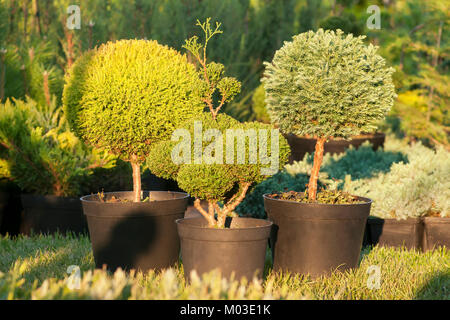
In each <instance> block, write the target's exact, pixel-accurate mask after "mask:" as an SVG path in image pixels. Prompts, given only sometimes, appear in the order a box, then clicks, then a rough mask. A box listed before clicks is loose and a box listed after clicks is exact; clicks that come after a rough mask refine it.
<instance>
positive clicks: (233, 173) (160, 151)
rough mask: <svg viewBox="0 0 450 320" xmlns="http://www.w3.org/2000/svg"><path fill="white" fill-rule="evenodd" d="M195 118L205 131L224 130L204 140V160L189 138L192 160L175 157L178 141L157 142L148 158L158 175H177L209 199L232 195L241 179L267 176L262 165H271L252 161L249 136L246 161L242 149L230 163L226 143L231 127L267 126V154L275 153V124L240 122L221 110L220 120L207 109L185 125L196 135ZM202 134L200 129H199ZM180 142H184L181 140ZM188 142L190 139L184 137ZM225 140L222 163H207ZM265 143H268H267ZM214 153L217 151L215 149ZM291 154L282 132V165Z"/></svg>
mask: <svg viewBox="0 0 450 320" xmlns="http://www.w3.org/2000/svg"><path fill="white" fill-rule="evenodd" d="M195 122H198V123H201V124H202V129H203V131H204V132H206V130H209V129H216V130H218V132H220V133H221V134H220V136H219V137H218V138H214V140H213V141H211V142H210V143H206V144H205V143H204V144H203V146H202V149H201V155H202V156H203V159H202V163H201V164H195V155H196V153H195V148H194V144H193V143H190V142H191V141H188V142H187V143H188V148H190V149H191V151H190V154H191V158H190V159H189V158H188V159H189V161H190V163H182V164H175V163H174V161H173V159H172V152H173V150H174V148H175V147H176V145H177V144H178V143H176V142H174V141H165V142H161V143H158V144H156V145H155V146H154V147H153V148H152V150H151V151H150V154H149V157H148V158H147V166H148V168H149V169H150V171H151V172H152V173H154V174H155V175H157V176H159V177H162V178H165V179H169V178H171V179H174V180H176V181H177V182H178V184H179V186H180V187H181V188H182V189H183V190H185V191H186V192H188V193H189V194H190V195H191V196H194V197H197V198H200V199H205V200H216V201H222V200H225V199H226V198H227V197H228V196H229V191H231V190H236V189H238V185H239V184H240V183H243V182H244V183H245V182H246V183H250V184H253V183H255V182H256V183H258V182H261V181H262V180H263V179H265V178H266V177H265V176H264V175H262V174H261V169H262V168H265V167H268V166H269V165H267V164H264V163H262V162H261V158H258V159H257V162H256V163H254V164H253V163H251V162H250V156H249V155H250V153H249V151H250V145H249V143H250V139H249V137H248V136H247V137H245V140H244V141H245V145H244V149H243V150H242V152H244V153H245V155H246V156H245V161H244V162H243V163H242V164H239V163H238V162H237V157H238V156H239V155H240V152H234V162H233V163H230V164H229V163H227V160H226V145H227V138H226V136H227V130H228V129H234V130H239V129H241V130H243V132H245V130H251V129H253V130H255V131H256V132H258V130H263V129H265V130H267V131H268V137H267V145H266V146H265V147H266V148H267V154H268V156H269V157H270V156H271V136H270V130H271V129H273V128H272V126H270V125H266V124H261V123H257V122H249V123H239V122H238V121H236V120H235V119H233V118H231V117H230V116H227V115H225V114H218V116H217V118H216V120H214V119H212V117H211V114H210V113H204V114H202V116H201V117H199V118H195V119H191V120H188V121H187V122H186V123H185V124H184V125H182V126H181V128H184V129H186V130H188V131H189V134H190V137H193V138H195V134H194V129H195ZM196 134H198V133H196ZM179 143H183V141H182V142H179ZM184 143H186V141H184ZM219 144H221V145H222V146H223V158H222V159H218V161H220V163H206V161H205V159H206V157H205V156H207V155H209V154H210V152H211V148H212V147H213V149H214V147H215V146H216V145H219ZM233 146H234V148H235V151H236V150H238V140H237V139H235V140H234V143H233ZM254 147H256V149H255V150H253V151H252V152H254V153H255V154H259V152H260V147H261V145H259V144H258V145H257V146H254ZM263 147H264V146H263ZM213 156H214V152H213ZM288 157H289V146H288V144H287V141H286V140H285V138H284V137H282V136H281V135H279V166H280V168H282V166H283V165H284V163H286V161H287V159H288Z"/></svg>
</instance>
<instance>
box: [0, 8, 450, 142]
mask: <svg viewBox="0 0 450 320" xmlns="http://www.w3.org/2000/svg"><path fill="white" fill-rule="evenodd" d="M374 4H375V5H378V6H379V8H380V10H381V29H372V30H371V29H368V28H367V26H366V21H367V18H368V17H369V16H370V15H371V13H368V12H367V8H368V7H369V6H370V5H374ZM69 5H79V6H80V13H81V28H80V29H75V30H69V29H67V27H66V19H67V18H68V16H69V14H68V13H67V8H68V7H69ZM449 14H450V4H449V2H448V1H440V0H429V1H421V0H377V1H368V0H226V1H223V0H211V1H197V0H183V1H179V0H151V1H150V0H133V1H118V0H89V1H80V0H78V1H75V0H74V1H69V0H57V1H49V0H31V1H30V0H0V100H2V102H4V101H6V99H7V98H13V97H14V98H16V99H23V98H24V97H25V96H27V95H28V96H30V97H31V98H32V99H33V100H35V101H37V102H38V103H40V104H41V103H43V102H46V103H47V102H48V99H49V97H50V96H52V95H55V96H56V101H57V103H58V104H59V101H60V99H61V92H62V86H63V78H62V77H63V74H64V71H65V70H66V69H67V67H68V66H70V65H71V64H72V63H73V61H74V60H75V59H76V58H77V57H78V56H79V55H80V54H81V53H82V52H83V51H85V50H88V49H90V48H93V47H95V46H97V45H99V44H101V43H104V42H106V41H108V40H117V39H122V38H141V39H142V38H147V39H155V40H157V41H158V42H160V43H162V44H167V45H169V46H171V47H174V48H175V49H178V50H181V47H182V45H183V44H184V39H186V38H189V37H190V36H192V35H193V34H195V21H196V20H197V19H199V20H202V21H203V20H205V19H206V18H207V17H212V21H213V22H214V21H221V22H222V26H223V30H224V31H225V33H224V34H225V35H224V39H223V40H224V41H220V42H215V43H212V44H211V46H210V47H209V48H208V50H209V56H210V58H211V60H213V61H218V62H220V63H222V64H224V65H226V66H227V73H228V74H229V75H230V76H233V77H236V78H237V79H238V80H239V81H241V82H242V91H241V93H240V95H239V96H238V97H237V98H236V99H235V100H234V101H233V102H230V103H228V105H226V107H225V108H224V111H225V112H226V113H228V114H229V115H231V116H233V117H235V118H238V119H239V120H242V121H246V120H259V121H263V122H264V121H267V118H266V116H265V115H264V100H263V99H261V96H263V92H261V89H259V90H257V89H258V86H259V84H260V78H261V74H262V71H263V62H264V61H270V60H271V59H272V56H273V54H274V52H275V51H276V50H277V49H279V48H280V47H281V46H282V44H283V41H285V40H289V39H290V38H291V37H292V36H293V35H295V34H298V33H300V32H305V31H308V30H310V29H312V30H317V29H318V28H320V27H322V28H325V29H338V28H340V29H342V30H343V31H345V32H347V33H353V34H357V35H359V34H366V35H367V36H368V37H367V39H366V41H367V42H371V43H374V44H376V45H379V46H380V54H381V55H382V56H383V57H385V58H386V59H387V60H388V61H389V62H390V64H391V65H392V66H394V67H395V68H396V70H397V72H396V73H395V75H394V76H395V83H396V91H397V93H398V94H399V97H398V101H397V103H396V105H395V107H394V108H393V110H392V113H391V116H390V117H389V118H388V119H387V121H386V123H384V124H383V125H382V127H381V128H382V129H383V130H385V131H386V130H390V131H393V132H395V133H396V134H397V135H399V136H405V135H406V136H407V137H408V138H409V139H411V140H421V141H422V142H423V143H424V144H426V145H430V146H431V145H432V146H435V145H443V146H444V147H445V148H447V149H448V148H449V133H450V129H449V126H450V116H449V107H448V105H449V96H448V92H449V83H450V81H449V75H448V68H449V61H450V60H449V36H448V25H449V21H450V20H449ZM190 58H191V59H192V57H190ZM192 61H193V59H192ZM43 88H46V89H45V90H43Z"/></svg>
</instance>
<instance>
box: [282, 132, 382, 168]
mask: <svg viewBox="0 0 450 320" xmlns="http://www.w3.org/2000/svg"><path fill="white" fill-rule="evenodd" d="M286 139H287V140H288V143H289V146H290V148H291V156H290V159H289V160H290V161H291V162H292V161H301V160H303V157H304V156H305V154H306V153H310V154H311V153H313V152H314V150H315V147H316V141H317V140H316V139H314V138H305V137H299V136H296V135H293V134H288V135H286ZM385 139H386V135H385V134H384V133H374V134H372V135H365V136H362V137H355V138H352V139H351V140H343V139H334V140H329V141H328V142H325V145H324V152H325V153H331V154H336V153H337V154H339V153H343V152H345V150H347V149H348V148H349V147H350V146H353V147H354V148H355V149H358V148H359V147H360V146H361V145H362V144H363V143H364V142H366V141H369V142H370V143H371V144H372V148H373V150H377V149H378V148H379V147H382V146H383V145H384V141H385Z"/></svg>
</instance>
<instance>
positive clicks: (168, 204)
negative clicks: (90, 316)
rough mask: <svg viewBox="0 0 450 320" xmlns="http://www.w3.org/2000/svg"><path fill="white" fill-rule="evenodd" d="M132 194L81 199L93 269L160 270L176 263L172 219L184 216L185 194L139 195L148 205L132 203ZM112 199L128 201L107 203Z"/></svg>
mask: <svg viewBox="0 0 450 320" xmlns="http://www.w3.org/2000/svg"><path fill="white" fill-rule="evenodd" d="M133 195H134V193H133V192H108V193H105V200H106V202H100V201H99V199H98V196H97V195H90V196H85V197H82V198H81V202H82V204H83V211H84V214H85V215H86V216H87V221H88V226H89V235H90V238H91V242H92V249H93V252H94V260H95V265H96V267H97V268H102V267H103V265H106V267H107V269H108V270H110V271H115V270H116V269H117V268H122V269H125V270H130V269H136V270H141V271H146V270H149V269H164V268H169V267H172V266H174V265H175V264H176V263H177V262H178V257H179V252H180V243H179V238H178V234H177V229H176V225H175V220H176V219H179V218H182V217H183V216H184V211H185V210H186V207H187V203H188V197H189V196H188V194H186V193H184V192H171V191H151V192H148V191H146V192H143V199H145V198H146V197H150V199H151V201H148V202H132V201H133ZM112 196H115V197H116V198H120V199H126V200H129V202H107V201H108V200H109V199H111V198H112Z"/></svg>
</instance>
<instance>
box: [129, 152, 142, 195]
mask: <svg viewBox="0 0 450 320" xmlns="http://www.w3.org/2000/svg"><path fill="white" fill-rule="evenodd" d="M133 158H135V157H133ZM131 167H132V168H133V191H134V202H141V165H140V163H139V162H138V161H137V160H136V159H132V160H131Z"/></svg>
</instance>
